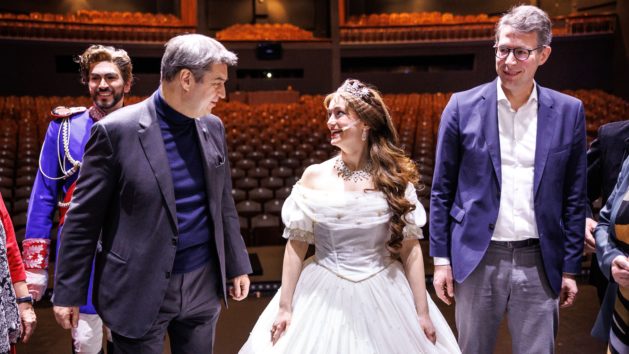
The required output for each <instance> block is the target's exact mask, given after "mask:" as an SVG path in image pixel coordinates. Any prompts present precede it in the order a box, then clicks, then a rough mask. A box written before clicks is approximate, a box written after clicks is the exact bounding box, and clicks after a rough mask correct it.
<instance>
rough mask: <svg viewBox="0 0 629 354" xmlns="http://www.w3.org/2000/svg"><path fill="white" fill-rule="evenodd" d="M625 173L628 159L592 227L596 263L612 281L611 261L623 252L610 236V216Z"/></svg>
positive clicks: (628, 166)
mask: <svg viewBox="0 0 629 354" xmlns="http://www.w3.org/2000/svg"><path fill="white" fill-rule="evenodd" d="M627 173H629V159H626V160H625V162H624V163H623V166H622V170H621V171H620V175H619V176H618V181H617V182H616V187H615V188H614V191H613V192H612V194H610V196H609V198H607V202H606V203H605V206H604V207H603V209H601V212H600V213H599V214H598V216H599V220H598V225H596V228H595V229H594V238H595V239H596V258H597V259H598V265H599V268H600V269H601V271H602V272H603V274H605V276H606V277H607V279H609V280H610V281H613V279H612V276H611V267H612V261H613V260H614V258H616V257H618V256H622V255H624V253H623V252H622V251H620V249H618V247H617V246H616V243H615V242H614V239H613V238H612V237H610V234H611V233H610V228H611V227H613V225H612V224H611V222H610V220H611V218H612V208H613V206H614V203H615V202H616V198H623V196H624V192H625V191H624V190H623V191H621V190H620V188H621V186H622V184H623V182H624V180H625V179H626V178H627Z"/></svg>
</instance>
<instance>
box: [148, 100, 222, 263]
mask: <svg viewBox="0 0 629 354" xmlns="http://www.w3.org/2000/svg"><path fill="white" fill-rule="evenodd" d="M154 97H155V108H156V111H157V117H158V120H159V126H160V128H161V131H162V137H163V138H164V147H165V148H166V155H167V156H168V162H169V164H170V171H171V174H172V178H173V186H174V189H175V205H176V212H177V226H178V229H179V242H178V243H177V254H176V256H175V264H174V266H173V273H187V272H190V271H192V270H195V269H197V268H199V267H201V266H203V265H205V264H206V263H207V262H208V260H209V259H210V248H211V246H210V240H211V238H212V236H211V234H212V232H211V230H212V225H211V219H210V218H209V215H210V213H209V209H208V200H207V193H206V187H205V175H204V172H203V160H202V154H201V147H200V146H199V138H198V135H197V128H196V124H195V120H194V118H190V117H187V116H185V115H183V114H181V113H179V112H177V111H175V110H174V109H173V108H172V107H170V106H169V105H168V104H167V103H166V101H164V99H163V98H162V96H161V92H160V90H158V92H157V94H156V95H155V96H154Z"/></svg>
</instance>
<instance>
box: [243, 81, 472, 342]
mask: <svg viewBox="0 0 629 354" xmlns="http://www.w3.org/2000/svg"><path fill="white" fill-rule="evenodd" d="M325 105H326V107H327V108H328V113H329V119H328V122H327V125H328V128H329V129H330V133H331V143H332V144H333V145H335V146H337V147H339V148H340V149H341V153H340V155H339V156H337V157H335V158H332V159H330V160H328V161H326V162H323V163H321V164H318V165H312V166H310V167H308V168H307V169H306V171H305V172H304V174H303V176H302V177H301V180H300V181H299V182H298V183H297V184H296V185H295V186H294V187H293V190H292V193H291V195H290V196H289V197H288V199H286V201H285V203H284V206H283V208H282V219H283V221H284V224H285V226H286V228H285V230H284V237H285V238H288V243H287V245H286V251H285V254H284V264H283V273H282V287H281V289H280V291H279V292H278V294H277V295H276V296H275V297H274V298H273V299H272V300H271V302H270V303H269V305H268V307H267V308H266V309H265V310H264V312H263V313H262V315H261V316H260V318H259V319H258V322H257V323H256V325H255V327H254V328H253V331H252V332H251V334H250V336H249V339H248V340H247V342H246V343H245V345H244V346H243V347H242V348H241V350H240V353H241V354H248V353H264V354H272V353H273V354H274V353H291V354H293V353H294V354H314V353H321V354H370V353H373V354H396V353H400V354H415V353H448V354H450V353H460V350H459V348H458V345H457V343H456V339H455V338H454V335H453V334H452V331H451V330H450V327H449V326H448V324H447V323H446V321H445V319H444V318H443V316H442V315H441V313H440V312H439V310H438V309H437V307H436V306H435V304H434V303H433V302H432V300H431V299H430V297H429V295H428V293H427V292H426V286H425V284H426V283H425V279H424V265H423V258H422V252H421V249H420V246H419V242H418V241H417V239H419V238H422V231H421V228H420V227H421V226H423V225H424V224H425V223H426V213H425V212H424V209H423V207H422V205H421V204H420V203H419V202H418V200H417V195H416V192H415V188H414V184H416V183H417V181H418V174H417V171H416V168H415V165H414V163H413V162H412V161H411V160H410V159H409V158H407V157H406V156H405V155H404V153H403V151H402V150H401V149H400V148H398V147H397V146H396V144H397V133H396V132H395V128H394V127H393V124H392V122H391V118H390V116H389V113H388V111H387V109H386V107H385V106H384V103H383V101H382V98H381V96H380V94H379V93H378V92H377V91H376V90H374V89H372V88H370V87H367V86H365V85H364V84H363V83H361V82H359V81H357V80H347V81H345V83H344V84H343V85H342V86H341V87H340V88H339V89H338V90H337V91H336V92H335V93H333V94H331V95H328V97H326V99H325ZM308 244H314V245H315V256H314V257H312V258H310V259H308V260H306V261H305V262H304V261H303V259H304V257H305V254H306V251H307V248H308Z"/></svg>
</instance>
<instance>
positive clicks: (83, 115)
mask: <svg viewBox="0 0 629 354" xmlns="http://www.w3.org/2000/svg"><path fill="white" fill-rule="evenodd" d="M52 116H53V118H54V119H53V120H52V121H51V122H50V124H49V125H48V130H47V132H46V137H45V139H44V142H43V144H42V150H41V154H40V157H39V171H38V173H37V176H36V178H35V183H34V184H33V190H32V192H31V198H30V202H29V207H28V215H27V223H26V236H25V240H24V243H23V246H24V258H25V266H26V268H27V269H46V268H47V265H48V245H49V244H50V233H51V229H52V226H53V215H54V213H55V209H56V208H59V211H60V216H61V220H60V224H59V231H58V233H57V250H58V249H59V245H60V243H61V242H63V240H62V239H61V238H60V235H61V230H62V227H63V224H62V223H63V216H64V214H65V211H66V210H67V207H68V206H69V200H70V198H71V193H72V191H73V189H74V183H75V181H76V179H77V178H78V171H79V169H80V166H81V160H82V159H83V152H84V149H85V144H86V143H87V141H88V139H89V137H90V130H91V128H92V125H93V124H94V123H95V121H97V120H98V119H100V118H102V117H103V116H104V112H102V111H101V110H99V109H98V108H96V107H91V108H90V109H86V108H85V107H73V108H66V107H57V108H55V109H54V110H53V111H52ZM93 276H94V273H93V271H92V279H91V280H92V281H90V286H89V294H88V298H87V299H86V305H84V306H81V308H80V312H81V313H86V314H96V310H95V309H94V306H93V304H92V283H93Z"/></svg>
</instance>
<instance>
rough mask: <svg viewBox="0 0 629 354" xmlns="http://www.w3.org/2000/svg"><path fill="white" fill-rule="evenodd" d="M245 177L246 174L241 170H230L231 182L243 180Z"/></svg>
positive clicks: (234, 168)
mask: <svg viewBox="0 0 629 354" xmlns="http://www.w3.org/2000/svg"><path fill="white" fill-rule="evenodd" d="M246 175H247V172H245V170H243V169H242V168H238V167H232V168H231V178H232V180H237V179H240V178H244V177H245V176H246Z"/></svg>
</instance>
